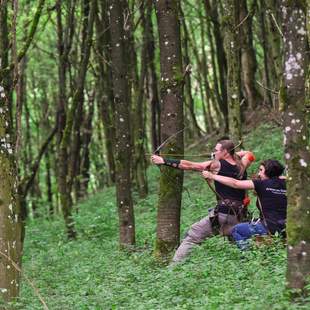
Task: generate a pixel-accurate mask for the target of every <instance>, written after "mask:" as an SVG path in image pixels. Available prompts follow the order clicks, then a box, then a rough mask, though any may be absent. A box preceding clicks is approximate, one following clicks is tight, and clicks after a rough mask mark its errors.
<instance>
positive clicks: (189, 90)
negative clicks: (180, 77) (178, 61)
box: [180, 8, 202, 138]
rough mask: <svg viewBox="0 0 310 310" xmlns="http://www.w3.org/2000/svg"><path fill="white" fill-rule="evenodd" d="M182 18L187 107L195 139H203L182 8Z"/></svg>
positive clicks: (187, 34)
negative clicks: (192, 81) (193, 91)
mask: <svg viewBox="0 0 310 310" xmlns="http://www.w3.org/2000/svg"><path fill="white" fill-rule="evenodd" d="M180 11H181V12H180V13H181V18H182V28H183V40H182V41H183V50H184V66H185V67H186V68H188V69H187V70H188V72H186V73H185V92H186V101H185V102H186V103H187V104H186V105H187V107H188V110H189V115H190V124H191V127H192V130H193V132H194V135H195V137H197V138H201V137H202V133H201V128H200V127H199V125H198V122H197V119H196V115H195V102H194V98H193V95H192V86H191V70H190V69H189V67H190V55H189V33H188V29H187V25H186V22H185V16H184V13H183V11H182V9H181V8H180Z"/></svg>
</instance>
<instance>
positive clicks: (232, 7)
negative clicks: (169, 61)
mask: <svg viewBox="0 0 310 310" xmlns="http://www.w3.org/2000/svg"><path fill="white" fill-rule="evenodd" d="M239 5H240V2H239V1H238V0H225V1H224V14H225V22H224V29H225V48H226V54H227V66H228V70H227V98H228V112H229V113H228V115H229V134H230V138H231V139H232V140H233V141H236V142H237V141H240V140H241V135H242V134H241V113H240V103H241V96H240V43H239V33H240V32H239V31H240V28H239V27H240V26H239V16H240V14H239V11H240V10H239Z"/></svg>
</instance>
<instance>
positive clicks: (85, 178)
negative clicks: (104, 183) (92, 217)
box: [79, 93, 95, 197]
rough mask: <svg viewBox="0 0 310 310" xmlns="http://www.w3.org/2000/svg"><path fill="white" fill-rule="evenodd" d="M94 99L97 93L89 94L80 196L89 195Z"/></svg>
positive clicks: (84, 129)
mask: <svg viewBox="0 0 310 310" xmlns="http://www.w3.org/2000/svg"><path fill="white" fill-rule="evenodd" d="M94 100H95V94H94V93H93V94H91V96H89V101H88V102H89V104H88V114H87V117H86V118H85V119H84V122H83V135H82V154H81V168H80V170H81V193H80V195H79V196H80V197H85V196H86V195H87V189H88V183H89V178H90V173H89V168H90V158H89V145H90V142H91V138H92V131H93V127H92V121H93V115H94Z"/></svg>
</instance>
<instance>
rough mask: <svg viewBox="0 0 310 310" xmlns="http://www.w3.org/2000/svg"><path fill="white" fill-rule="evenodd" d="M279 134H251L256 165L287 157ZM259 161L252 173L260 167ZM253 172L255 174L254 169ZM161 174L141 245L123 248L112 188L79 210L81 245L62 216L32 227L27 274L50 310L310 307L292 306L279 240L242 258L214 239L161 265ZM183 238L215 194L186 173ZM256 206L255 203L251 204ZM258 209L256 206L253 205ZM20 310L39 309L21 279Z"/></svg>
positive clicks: (143, 219)
mask: <svg viewBox="0 0 310 310" xmlns="http://www.w3.org/2000/svg"><path fill="white" fill-rule="evenodd" d="M281 143H282V137H281V133H280V130H279V129H277V128H273V127H272V126H270V125H264V126H261V127H259V128H258V129H256V130H255V131H254V132H252V133H251V134H250V135H248V136H247V137H246V140H245V146H246V147H247V148H250V149H252V150H253V151H254V152H255V154H256V156H257V162H259V160H262V159H266V158H270V157H272V158H277V159H280V160H282V146H281ZM257 166H258V163H256V164H255V165H254V167H253V168H252V172H253V171H254V170H255V169H256V168H257ZM250 174H251V171H250ZM158 176H159V170H158V169H157V168H156V167H151V168H150V170H149V180H150V195H149V196H148V197H147V198H146V199H144V200H138V199H137V198H136V202H135V215H136V233H137V247H136V248H135V249H133V251H132V252H130V253H126V252H122V251H120V250H119V249H118V219H117V212H116V209H115V193H114V189H113V188H108V189H106V190H104V191H102V192H101V193H98V194H96V195H95V196H93V197H89V199H87V200H86V201H84V202H83V203H81V204H80V205H79V212H78V214H76V216H75V219H76V223H77V230H78V236H79V237H78V240H77V241H74V242H68V241H67V240H66V239H65V236H64V233H63V231H64V225H63V222H62V219H61V218H56V219H55V220H53V221H48V220H43V219H35V220H34V219H33V220H30V221H29V222H28V225H27V236H26V241H25V253H24V257H23V268H24V273H25V275H27V277H29V278H30V279H32V280H33V282H34V284H35V286H36V287H37V288H38V289H39V291H40V294H41V295H42V297H43V299H44V300H45V302H46V303H47V305H48V307H49V309H78V310H79V309H81V310H83V309H92V310H99V309H135V310H137V309H309V306H310V303H309V300H303V302H302V303H300V304H294V305H293V304H290V303H289V301H288V297H287V295H286V293H285V269H286V250H285V247H284V246H283V244H282V242H280V241H275V242H274V243H273V244H272V245H269V246H261V247H256V246H255V245H253V248H252V249H251V250H250V251H247V252H243V253H241V252H240V251H239V250H238V249H237V248H236V247H235V246H234V245H233V244H231V243H229V241H227V240H226V239H224V238H222V237H214V238H211V239H209V240H207V241H206V242H204V244H203V245H201V246H200V247H197V249H196V250H195V251H194V252H193V254H192V255H191V256H190V258H189V259H188V260H187V261H186V262H185V263H184V264H181V265H177V266H176V267H174V268H170V267H167V266H164V265H161V264H160V263H158V262H156V261H155V259H154V257H153V255H152V249H153V245H154V240H155V235H156V204H157V186H158V184H157V181H158ZM185 187H186V188H187V190H185V191H184V197H183V205H182V234H184V232H185V231H186V229H187V228H188V227H189V226H190V224H192V223H193V222H195V221H196V220H198V219H200V218H201V217H203V216H205V214H206V213H207V209H208V208H210V207H212V206H213V203H214V200H215V197H213V194H212V193H211V192H210V190H208V187H207V186H206V184H205V183H204V181H203V180H202V179H201V177H200V175H199V174H198V173H194V172H187V173H186V174H185ZM252 201H254V200H252ZM252 205H253V206H252V208H254V202H252ZM15 307H16V308H17V309H25V310H26V309H27V310H34V309H42V305H41V304H40V301H39V299H38V298H37V297H36V295H35V292H34V290H33V289H32V288H31V286H30V285H29V283H28V282H27V281H26V280H25V279H24V280H23V283H22V288H21V297H20V299H19V300H18V302H17V303H15Z"/></svg>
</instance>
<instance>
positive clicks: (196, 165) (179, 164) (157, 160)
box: [151, 155, 219, 171]
mask: <svg viewBox="0 0 310 310" xmlns="http://www.w3.org/2000/svg"><path fill="white" fill-rule="evenodd" d="M151 160H152V163H153V164H155V165H166V166H170V167H173V168H178V169H181V170H195V171H203V170H208V169H210V167H211V165H212V169H216V168H217V166H219V162H218V164H217V161H214V160H208V161H204V162H193V161H189V160H185V159H181V160H179V159H169V158H163V157H162V156H158V155H152V156H151Z"/></svg>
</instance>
